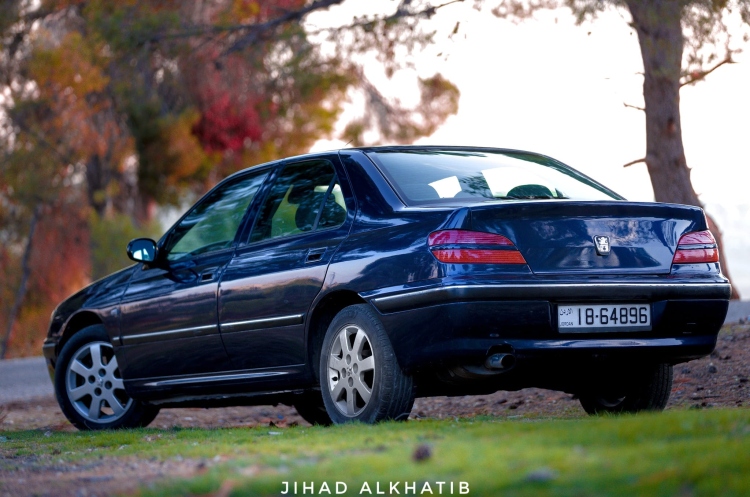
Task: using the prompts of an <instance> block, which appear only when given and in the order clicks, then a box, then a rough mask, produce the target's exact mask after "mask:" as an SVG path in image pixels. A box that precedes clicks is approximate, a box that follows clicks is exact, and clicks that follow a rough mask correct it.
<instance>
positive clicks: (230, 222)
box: [164, 171, 268, 261]
mask: <svg viewBox="0 0 750 497" xmlns="http://www.w3.org/2000/svg"><path fill="white" fill-rule="evenodd" d="M267 175H268V171H261V172H257V173H254V174H253V173H251V174H248V175H244V176H242V177H239V178H236V179H234V180H232V181H230V182H228V183H226V184H224V185H221V186H220V187H219V188H217V189H216V190H214V191H213V192H211V193H210V194H209V195H208V196H207V197H206V198H204V199H203V200H202V201H201V202H200V203H199V204H198V205H196V206H195V207H194V208H193V210H192V211H190V213H189V214H188V215H187V216H185V218H183V219H182V221H180V223H179V224H178V225H177V226H176V227H175V229H174V231H173V232H172V234H171V235H170V237H169V239H168V240H167V244H166V246H165V248H164V250H165V251H166V253H167V260H170V261H175V260H179V259H182V258H184V257H192V256H196V255H200V254H204V253H208V252H213V251H214V250H221V249H225V248H228V247H231V245H232V242H233V241H234V236H235V235H236V233H237V229H238V228H239V226H240V223H241V222H242V218H243V217H244V215H245V211H246V210H247V208H248V206H249V205H250V202H252V200H253V197H255V195H256V193H258V190H259V189H260V187H261V185H263V181H264V180H265V179H266V176H267Z"/></svg>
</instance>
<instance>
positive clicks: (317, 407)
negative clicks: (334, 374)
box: [293, 390, 333, 426]
mask: <svg viewBox="0 0 750 497" xmlns="http://www.w3.org/2000/svg"><path fill="white" fill-rule="evenodd" d="M293 406H294V408H295V409H296V410H297V414H299V415H300V416H302V419H304V420H305V421H307V422H308V423H310V424H311V425H321V426H329V425H331V424H333V421H331V417H330V416H329V415H328V411H326V406H325V404H324V403H323V397H322V395H321V393H320V392H319V391H317V390H313V391H310V392H306V393H304V394H303V395H300V396H299V397H298V398H296V399H294V404H293Z"/></svg>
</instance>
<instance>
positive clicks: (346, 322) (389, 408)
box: [319, 304, 414, 424]
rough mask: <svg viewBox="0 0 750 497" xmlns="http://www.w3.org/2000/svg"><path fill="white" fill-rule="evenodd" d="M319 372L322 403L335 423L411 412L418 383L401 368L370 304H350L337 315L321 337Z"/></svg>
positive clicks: (403, 416) (401, 416)
mask: <svg viewBox="0 0 750 497" xmlns="http://www.w3.org/2000/svg"><path fill="white" fill-rule="evenodd" d="M360 333H364V336H361V335H360ZM342 337H344V338H342ZM342 340H346V343H347V344H348V345H346V344H345V343H344V342H342ZM344 347H346V351H345V350H344ZM345 352H348V354H347V353H345ZM347 356H349V357H350V358H351V360H350V361H347ZM334 364H335V365H337V366H340V367H341V368H340V369H341V370H343V371H341V370H339V368H338V367H336V368H334V367H333V365H334ZM355 365H356V366H357V367H355ZM360 365H361V366H360ZM370 365H372V368H370ZM319 371H320V390H321V393H322V397H323V403H324V405H325V408H326V412H327V413H328V416H329V417H330V418H331V420H332V421H333V423H335V424H342V423H350V422H354V421H359V422H362V423H377V422H379V421H384V420H389V419H393V420H405V419H407V418H408V417H409V413H410V412H411V408H412V406H413V405H414V382H413V380H412V377H411V376H409V375H406V374H404V373H403V371H401V367H400V366H399V364H398V361H397V360H396V355H395V354H394V352H393V347H392V346H391V342H390V340H389V339H388V335H387V334H386V332H385V329H384V328H383V324H382V323H381V322H380V319H379V318H378V316H377V314H376V313H375V311H373V309H372V308H371V307H370V306H369V305H367V304H358V305H353V306H349V307H347V308H345V309H343V310H342V311H341V312H339V313H338V314H337V315H336V317H335V318H334V319H333V321H332V322H331V324H330V326H329V327H328V331H327V332H326V336H325V339H324V340H323V347H322V349H321V354H320V369H319ZM368 389H369V398H368V399H366V400H365V398H364V397H365V396H367V395H368ZM350 399H351V400H350Z"/></svg>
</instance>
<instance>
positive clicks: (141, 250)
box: [128, 238, 156, 262]
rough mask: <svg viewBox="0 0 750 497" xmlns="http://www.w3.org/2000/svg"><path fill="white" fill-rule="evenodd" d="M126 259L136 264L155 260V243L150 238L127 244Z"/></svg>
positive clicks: (138, 239) (137, 239)
mask: <svg viewBox="0 0 750 497" xmlns="http://www.w3.org/2000/svg"><path fill="white" fill-rule="evenodd" d="M128 257H130V258H131V259H133V260H134V261H136V262H154V261H155V260H156V242H155V241H153V240H152V239H150V238H136V239H135V240H131V241H130V243H128Z"/></svg>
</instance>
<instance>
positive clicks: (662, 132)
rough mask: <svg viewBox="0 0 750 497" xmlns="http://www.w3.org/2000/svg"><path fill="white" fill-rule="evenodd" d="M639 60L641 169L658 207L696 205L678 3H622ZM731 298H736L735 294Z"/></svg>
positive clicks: (658, 0) (724, 266) (639, 0)
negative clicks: (684, 117) (685, 138)
mask: <svg viewBox="0 0 750 497" xmlns="http://www.w3.org/2000/svg"><path fill="white" fill-rule="evenodd" d="M626 3H627V6H628V9H629V10H630V13H631V15H632V16H633V27H634V28H635V30H636V32H637V33H638V41H639V43H640V47H641V56H642V58H643V75H644V81H643V99H644V102H645V112H646V167H647V168H648V174H649V176H650V177H651V185H652V186H653V188H654V197H655V200H656V201H657V202H669V203H675V204H687V205H696V206H701V202H700V200H698V195H696V193H695V190H693V185H692V183H691V182H690V168H689V167H688V166H687V161H686V160H685V149H684V148H683V144H682V124H681V122H680V75H681V70H682V51H683V47H684V39H683V35H682V22H681V21H682V13H683V5H684V2H682V1H680V0H649V1H643V0H627V1H626ZM711 224H713V227H714V229H715V231H714V235H715V236H716V237H717V241H718V242H719V251H720V252H721V261H722V270H723V273H724V276H726V277H727V278H729V272H728V270H727V264H726V256H725V255H724V253H723V250H722V246H721V240H720V238H721V234H720V232H719V229H718V226H716V224H715V223H713V222H712V223H711ZM732 298H739V295H738V294H737V291H736V290H733V292H732Z"/></svg>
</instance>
